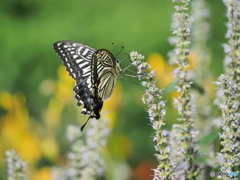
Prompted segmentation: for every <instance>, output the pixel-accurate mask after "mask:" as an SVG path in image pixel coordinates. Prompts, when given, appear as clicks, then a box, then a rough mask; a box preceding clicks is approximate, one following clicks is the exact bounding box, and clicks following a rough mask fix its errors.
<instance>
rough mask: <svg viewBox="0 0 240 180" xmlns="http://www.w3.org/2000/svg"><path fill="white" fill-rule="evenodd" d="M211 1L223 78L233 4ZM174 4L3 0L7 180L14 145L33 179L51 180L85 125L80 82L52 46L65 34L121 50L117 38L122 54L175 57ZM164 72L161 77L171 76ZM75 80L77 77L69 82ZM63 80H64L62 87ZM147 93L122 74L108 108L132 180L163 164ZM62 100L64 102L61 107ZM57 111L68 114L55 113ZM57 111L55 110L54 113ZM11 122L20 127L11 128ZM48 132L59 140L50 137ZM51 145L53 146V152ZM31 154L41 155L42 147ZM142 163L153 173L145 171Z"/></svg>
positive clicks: (0, 129)
mask: <svg viewBox="0 0 240 180" xmlns="http://www.w3.org/2000/svg"><path fill="white" fill-rule="evenodd" d="M207 3H208V7H209V10H210V13H211V17H210V19H209V20H210V21H209V23H210V26H211V32H210V34H211V37H210V40H209V42H208V45H209V48H210V51H211V56H212V63H211V66H210V70H211V72H212V74H213V76H214V78H216V77H217V76H218V75H219V74H220V73H221V72H222V70H223V65H222V60H223V58H224V54H223V49H222V43H224V42H225V41H226V40H225V38H224V36H225V33H226V27H225V22H226V17H225V7H224V5H223V3H222V1H221V0H215V1H208V2H207ZM173 6H174V5H173V3H172V1H170V0H160V1H159V0H151V1H149V0H148V1H147V0H142V1H137V0H131V1H129V0H122V1H116V0H112V1H110V0H106V1H101V0H100V1H96V0H89V1H86V0H85V1H84V0H71V1H56V0H48V1H40V0H2V1H1V5H0V23H1V27H0V42H1V43H0V85H1V86H0V93H1V96H0V98H1V99H0V102H1V106H0V134H1V139H0V141H1V142H0V143H1V146H0V159H1V164H0V165H1V166H0V168H1V172H0V179H6V169H5V167H4V151H5V150H8V149H10V148H16V149H17V151H18V152H19V153H20V155H21V156H22V157H23V159H24V160H26V161H28V162H29V161H30V162H31V163H29V166H30V169H31V171H32V173H30V176H31V177H34V178H35V179H44V180H45V179H49V174H50V173H49V172H50V171H49V167H51V166H55V165H59V164H61V163H63V162H64V160H63V159H66V157H65V156H66V153H67V152H68V151H69V149H68V148H69V143H68V141H67V139H66V137H65V136H66V133H65V132H66V127H67V125H69V124H79V125H80V124H82V123H83V122H84V121H85V119H86V117H85V116H80V115H79V114H80V112H81V109H79V108H78V107H76V106H75V100H74V97H73V92H72V88H73V85H74V84H73V81H72V80H71V79H70V78H69V79H67V78H68V77H67V76H68V75H67V74H66V75H63V77H61V73H65V72H64V71H63V70H62V69H61V67H60V66H61V65H62V63H61V60H60V59H59V58H58V56H57V55H56V54H55V53H54V51H53V49H52V44H53V43H54V42H56V41H59V40H73V41H77V42H81V43H83V44H86V45H88V46H91V47H93V48H95V49H100V48H105V49H108V50H110V51H112V52H114V47H113V45H112V43H115V44H116V47H115V52H114V53H115V54H116V53H117V52H119V51H120V49H121V46H124V47H125V49H124V53H129V52H131V51H133V50H135V51H138V52H139V53H141V54H143V55H144V56H145V57H146V60H147V59H148V57H149V56H150V55H152V54H153V53H159V54H161V55H162V57H163V58H164V62H165V63H167V61H168V55H167V53H168V52H169V51H170V50H171V49H172V46H171V45H170V44H169V43H168V38H169V37H170V36H171V34H172V31H171V22H172V14H173V12H174V8H173ZM59 67H60V68H59ZM154 68H158V67H154ZM166 76H167V75H166ZM158 78H159V81H160V83H161V78H164V77H158ZM59 79H60V80H59ZM68 80H69V81H71V83H69V84H68V82H67V81H68ZM61 82H63V83H62V84H63V85H59V84H61ZM58 85H59V86H58ZM61 88H67V90H66V93H65V91H64V92H62V94H61V92H60V91H61ZM161 88H164V87H161ZM56 90H57V91H59V92H56ZM143 91H144V89H143V88H142V87H140V86H137V85H135V84H131V83H129V82H127V81H125V80H122V79H121V80H119V81H118V86H117V89H116V92H117V94H116V92H115V95H114V96H115V97H113V99H110V100H109V103H110V104H111V105H112V108H111V105H110V106H109V108H107V107H106V109H107V111H108V112H109V113H111V111H112V112H114V113H115V114H116V115H115V116H110V117H114V120H110V121H113V122H112V127H113V129H112V133H111V135H110V138H109V144H108V147H109V152H110V154H112V158H113V159H114V160H116V161H122V162H124V164H125V165H126V166H127V167H128V169H129V172H130V173H129V174H130V175H129V179H136V180H138V179H139V180H140V179H146V178H149V173H151V174H152V172H151V169H153V168H154V167H156V163H157V162H156V160H155V157H154V156H153V154H154V152H155V150H154V143H153V142H152V137H151V135H152V133H153V131H152V128H151V126H150V123H149V120H148V119H147V113H146V111H145V109H144V108H145V107H144V105H143V103H142V102H141V96H142V94H143ZM54 93H55V94H54ZM56 94H57V95H56ZM55 97H59V99H61V98H63V99H65V98H66V97H67V98H66V99H67V100H66V101H64V100H62V101H61V100H60V101H59V102H60V103H56V102H55V105H54V100H53V99H54V98H55ZM68 98H69V99H68ZM166 98H169V101H171V99H172V98H171V97H170V96H167V97H166ZM8 101H11V102H8ZM63 101H64V102H63ZM12 104H13V105H14V106H13V105H12ZM58 106H63V107H62V109H61V108H60V110H59V107H58ZM168 106H169V107H167V110H168V112H167V113H168V115H167V122H168V123H169V124H167V128H170V124H171V123H173V122H174V121H175V119H176V112H175V110H173V109H171V108H172V107H171V103H169V105H168ZM13 107H14V108H16V109H14V108H13ZM52 107H53V108H52ZM51 108H52V109H51ZM54 108H55V109H54ZM57 109H58V110H59V114H60V116H57V115H54V112H56V111H57ZM49 111H50V114H51V113H53V115H48V114H49ZM46 114H47V115H46ZM59 114H58V115H59ZM15 117H17V118H20V119H19V121H18V122H15ZM48 117H54V118H55V119H57V120H56V122H54V123H52V124H54V125H52V124H51V123H50V122H51V119H48ZM79 117H80V119H79ZM21 118H22V119H21ZM54 118H53V119H54ZM8 119H11V122H12V123H9V122H10V120H8ZM23 119H25V120H23ZM26 119H28V120H26ZM23 121H24V123H25V124H24V125H23V126H25V127H27V128H26V129H24V127H22V131H21V132H19V134H21V133H22V134H24V137H25V138H26V137H28V136H29V137H31V138H33V139H34V140H29V141H31V142H32V141H33V142H34V143H33V144H35V145H34V148H35V149H36V151H39V153H38V155H36V156H34V155H33V157H32V158H28V155H29V154H27V153H26V154H25V155H24V153H23V152H24V150H22V149H24V148H23V147H21V148H22V149H21V150H22V151H21V150H18V148H20V146H22V145H21V139H20V140H19V138H18V137H20V135H19V134H18V132H17V131H18V130H19V129H20V125H18V123H20V124H21V122H23ZM25 121H26V122H25ZM48 123H49V124H50V125H49V124H48ZM99 123H101V122H100V121H99ZM11 126H14V127H11ZM15 126H16V127H15ZM7 127H9V128H10V129H12V131H11V130H9V131H7V130H6V129H7ZM14 128H15V129H14ZM13 129H14V130H13ZM28 130H30V131H29V132H28ZM48 135H49V136H51V138H49V137H46V136H48ZM9 136H11V138H9ZM15 136H16V138H15ZM42 138H43V139H46V143H45V144H44V145H37V144H38V142H41V140H42ZM15 140H16V142H15ZM44 142H45V141H44ZM19 143H20V144H19ZM27 144H28V143H26V146H27ZM30 144H31V143H30ZM53 144H54V145H53ZM30 147H32V146H27V147H25V148H26V149H30V150H31V148H30ZM51 147H52V148H51ZM39 149H40V150H39ZM50 149H51V150H50ZM53 149H54V150H53ZM48 150H49V151H53V152H52V153H49V152H47V151H48ZM31 152H32V153H33V154H34V153H35V151H34V150H32V151H31ZM56 153H57V154H56ZM119 154H122V155H119ZM63 157H65V158H63ZM63 164H64V163H63ZM46 167H47V168H46ZM142 169H145V171H146V169H148V170H149V171H148V172H146V173H145V174H143V175H142V174H141V173H142V172H143V171H142ZM33 172H34V173H33ZM30 179H31V178H30ZM150 179H151V177H150Z"/></svg>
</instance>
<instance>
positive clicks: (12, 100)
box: [0, 92, 42, 161]
mask: <svg viewBox="0 0 240 180" xmlns="http://www.w3.org/2000/svg"><path fill="white" fill-rule="evenodd" d="M0 99H1V101H0V102H1V104H0V105H1V106H2V107H4V108H5V109H6V110H7V113H6V115H5V116H3V117H2V118H1V121H0V122H1V123H0V127H1V138H0V144H2V147H3V148H2V149H1V150H0V156H2V157H4V151H6V150H8V149H12V148H14V149H15V150H16V151H17V152H18V153H19V154H20V156H21V157H22V158H23V159H24V160H25V161H35V160H38V159H39V158H40V157H41V156H42V152H41V148H40V145H39V144H40V143H39V142H40V141H39V139H38V136H37V134H36V132H35V131H34V129H33V128H32V127H31V125H30V121H31V118H30V117H29V114H28V110H27V108H26V106H25V97H24V96H23V95H20V94H16V95H14V96H12V95H11V94H10V93H8V92H2V93H1V94H0ZM7 101H8V102H7Z"/></svg>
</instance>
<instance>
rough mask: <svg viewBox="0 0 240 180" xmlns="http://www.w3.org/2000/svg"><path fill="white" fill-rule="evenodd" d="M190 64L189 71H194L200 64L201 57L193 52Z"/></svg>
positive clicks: (190, 55) (189, 56) (190, 56)
mask: <svg viewBox="0 0 240 180" xmlns="http://www.w3.org/2000/svg"><path fill="white" fill-rule="evenodd" d="M188 62H189V66H188V68H187V70H194V69H196V67H197V65H198V64H199V62H200V59H199V57H198V56H197V55H196V53H194V52H193V51H192V52H191V53H190V54H189V55H188Z"/></svg>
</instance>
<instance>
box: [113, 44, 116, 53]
mask: <svg viewBox="0 0 240 180" xmlns="http://www.w3.org/2000/svg"><path fill="white" fill-rule="evenodd" d="M112 45H113V54H115V52H116V48H115V47H116V46H115V43H112Z"/></svg>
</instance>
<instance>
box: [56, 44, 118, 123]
mask: <svg viewBox="0 0 240 180" xmlns="http://www.w3.org/2000/svg"><path fill="white" fill-rule="evenodd" d="M53 48H54V50H55V52H56V53H57V54H58V55H59V57H60V58H61V59H62V61H63V64H64V65H65V67H66V69H67V71H68V73H69V75H70V76H71V77H72V78H74V79H75V80H76V84H75V87H74V89H73V90H74V92H75V98H76V100H77V105H78V106H81V105H83V109H82V112H81V113H82V114H84V115H89V118H96V119H99V118H100V111H101V109H102V106H103V100H105V99H107V98H109V97H110V96H111V94H112V92H113V89H114V87H115V84H116V78H117V77H119V76H120V74H121V71H122V70H121V68H120V65H119V61H118V60H117V59H116V58H115V57H114V56H113V55H112V53H111V52H109V51H108V50H106V49H100V50H95V49H93V48H91V47H89V46H86V45H84V44H81V43H77V42H74V41H59V42H56V43H54V44H53ZM89 118H88V119H89Z"/></svg>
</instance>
